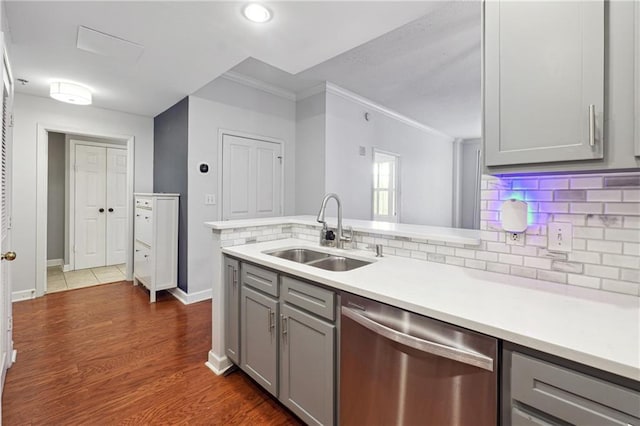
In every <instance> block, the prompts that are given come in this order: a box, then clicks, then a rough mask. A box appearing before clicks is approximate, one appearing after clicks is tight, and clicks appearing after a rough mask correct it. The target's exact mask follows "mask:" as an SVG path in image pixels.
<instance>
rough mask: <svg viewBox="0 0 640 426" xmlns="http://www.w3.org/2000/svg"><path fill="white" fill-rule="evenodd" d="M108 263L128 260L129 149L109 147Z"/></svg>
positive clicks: (107, 180)
mask: <svg viewBox="0 0 640 426" xmlns="http://www.w3.org/2000/svg"><path fill="white" fill-rule="evenodd" d="M106 184H107V187H106V197H107V202H106V206H107V217H106V219H107V220H106V222H107V223H106V242H107V247H106V251H107V259H106V264H107V265H118V264H121V263H125V262H126V260H127V150H126V149H118V148H107V179H106Z"/></svg>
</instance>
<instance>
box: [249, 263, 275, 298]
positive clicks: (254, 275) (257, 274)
mask: <svg viewBox="0 0 640 426" xmlns="http://www.w3.org/2000/svg"><path fill="white" fill-rule="evenodd" d="M241 270H242V272H241V275H242V284H245V285H248V286H251V287H253V288H255V289H257V290H260V291H263V292H265V293H267V294H270V295H272V296H276V297H277V296H278V274H277V273H275V272H273V271H269V270H268V269H263V268H260V267H259V266H254V265H251V264H248V263H243V264H242V268H241Z"/></svg>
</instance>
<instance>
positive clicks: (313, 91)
mask: <svg viewBox="0 0 640 426" xmlns="http://www.w3.org/2000/svg"><path fill="white" fill-rule="evenodd" d="M326 91H327V82H326V81H323V82H322V83H320V84H316V85H315V86H313V87H310V88H308V89H305V90H301V91H300V92H298V93H296V100H297V101H301V100H302V99H306V98H310V97H311V96H313V95H317V94H318V93H322V92H326Z"/></svg>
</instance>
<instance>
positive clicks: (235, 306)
mask: <svg viewBox="0 0 640 426" xmlns="http://www.w3.org/2000/svg"><path fill="white" fill-rule="evenodd" d="M239 280H240V262H238V261H237V260H235V259H232V258H230V257H225V259H224V300H225V308H226V309H225V318H224V326H225V346H226V353H227V356H228V357H229V359H230V360H231V361H233V362H234V363H235V364H240V285H239Z"/></svg>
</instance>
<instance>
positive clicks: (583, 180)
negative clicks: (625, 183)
mask: <svg viewBox="0 0 640 426" xmlns="http://www.w3.org/2000/svg"><path fill="white" fill-rule="evenodd" d="M569 187H570V188H571V189H593V188H596V189H597V188H602V176H597V177H573V178H571V183H570V184H569Z"/></svg>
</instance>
